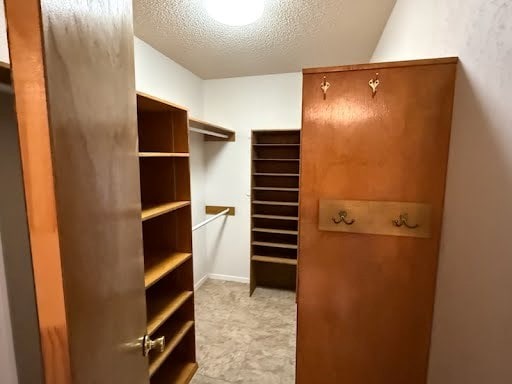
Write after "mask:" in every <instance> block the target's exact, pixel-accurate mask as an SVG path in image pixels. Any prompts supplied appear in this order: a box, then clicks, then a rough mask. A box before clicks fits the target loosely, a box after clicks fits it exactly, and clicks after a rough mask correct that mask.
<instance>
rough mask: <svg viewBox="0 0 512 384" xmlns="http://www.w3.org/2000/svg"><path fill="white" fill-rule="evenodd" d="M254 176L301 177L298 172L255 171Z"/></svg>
mask: <svg viewBox="0 0 512 384" xmlns="http://www.w3.org/2000/svg"><path fill="white" fill-rule="evenodd" d="M253 176H285V177H299V174H298V173H261V172H260V173H253Z"/></svg>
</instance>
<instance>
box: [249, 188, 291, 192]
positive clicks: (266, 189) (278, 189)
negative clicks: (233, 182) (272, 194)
mask: <svg viewBox="0 0 512 384" xmlns="http://www.w3.org/2000/svg"><path fill="white" fill-rule="evenodd" d="M252 189H254V190H256V191H281V192H299V188H280V187H252Z"/></svg>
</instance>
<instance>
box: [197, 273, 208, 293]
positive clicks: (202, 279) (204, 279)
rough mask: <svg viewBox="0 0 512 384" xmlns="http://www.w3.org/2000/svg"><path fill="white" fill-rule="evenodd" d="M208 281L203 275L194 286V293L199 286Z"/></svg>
mask: <svg viewBox="0 0 512 384" xmlns="http://www.w3.org/2000/svg"><path fill="white" fill-rule="evenodd" d="M206 280H208V275H207V274H206V275H204V276H203V277H202V278H201V280H199V281H198V282H197V283H195V284H194V291H197V290H198V289H199V288H200V287H201V285H203V284H204V283H205V281H206Z"/></svg>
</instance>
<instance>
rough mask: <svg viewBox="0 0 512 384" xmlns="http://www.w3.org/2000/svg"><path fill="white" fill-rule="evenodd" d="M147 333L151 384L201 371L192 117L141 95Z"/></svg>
mask: <svg viewBox="0 0 512 384" xmlns="http://www.w3.org/2000/svg"><path fill="white" fill-rule="evenodd" d="M137 118H138V133H139V165H140V186H141V200H142V216H141V220H142V231H143V242H144V269H145V276H144V281H145V286H146V311H147V319H148V326H147V333H148V335H150V336H151V338H153V339H155V338H158V337H161V336H165V340H166V345H165V349H164V351H163V352H159V351H151V352H150V355H149V373H148V374H149V377H150V381H151V384H163V383H188V382H189V381H190V380H191V378H192V376H193V375H194V373H195V371H196V370H197V362H196V352H195V326H194V321H195V320H194V283H193V266H192V219H191V207H190V163H189V147H188V113H187V110H186V109H185V108H182V107H180V106H177V105H173V104H171V103H168V102H165V101H163V100H160V99H157V98H155V97H152V96H149V95H145V94H142V93H138V94H137Z"/></svg>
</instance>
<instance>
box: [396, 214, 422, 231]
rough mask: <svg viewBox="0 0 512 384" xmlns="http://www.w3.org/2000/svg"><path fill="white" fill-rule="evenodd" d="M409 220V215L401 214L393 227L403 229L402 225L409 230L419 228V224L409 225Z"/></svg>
mask: <svg viewBox="0 0 512 384" xmlns="http://www.w3.org/2000/svg"><path fill="white" fill-rule="evenodd" d="M408 220H409V215H408V214H407V213H402V214H400V216H399V217H398V219H396V220H393V225H394V226H395V227H401V226H402V225H405V226H406V227H407V228H410V229H414V228H418V227H419V226H420V225H419V224H409V222H408Z"/></svg>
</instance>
